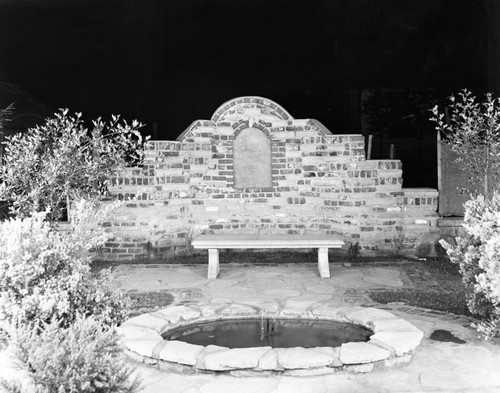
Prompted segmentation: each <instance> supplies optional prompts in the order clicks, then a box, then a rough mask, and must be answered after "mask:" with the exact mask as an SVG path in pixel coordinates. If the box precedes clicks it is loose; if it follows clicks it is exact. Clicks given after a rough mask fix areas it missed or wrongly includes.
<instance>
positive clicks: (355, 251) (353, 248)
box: [347, 242, 361, 262]
mask: <svg viewBox="0 0 500 393" xmlns="http://www.w3.org/2000/svg"><path fill="white" fill-rule="evenodd" d="M360 251H361V247H360V245H359V242H356V243H351V244H350V245H349V248H348V249H347V258H348V259H349V261H351V262H353V261H357V260H358V259H359V257H360V255H361V252H360Z"/></svg>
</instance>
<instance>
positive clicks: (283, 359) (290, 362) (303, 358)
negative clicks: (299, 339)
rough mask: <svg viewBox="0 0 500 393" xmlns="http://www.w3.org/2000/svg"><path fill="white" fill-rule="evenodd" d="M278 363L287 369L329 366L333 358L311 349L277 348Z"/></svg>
mask: <svg viewBox="0 0 500 393" xmlns="http://www.w3.org/2000/svg"><path fill="white" fill-rule="evenodd" d="M275 351H276V352H277V354H278V363H279V365H280V366H281V367H283V368H285V369H297V368H313V367H325V366H328V365H329V364H330V363H331V362H332V361H333V358H332V356H330V355H329V354H327V353H324V352H321V351H315V350H313V349H309V348H300V347H297V348H275Z"/></svg>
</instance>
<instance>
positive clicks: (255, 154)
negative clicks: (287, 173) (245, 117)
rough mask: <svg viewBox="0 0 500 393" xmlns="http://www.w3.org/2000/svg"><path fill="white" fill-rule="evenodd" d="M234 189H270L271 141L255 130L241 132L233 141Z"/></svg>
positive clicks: (248, 129) (249, 129)
mask: <svg viewBox="0 0 500 393" xmlns="http://www.w3.org/2000/svg"><path fill="white" fill-rule="evenodd" d="M233 154H234V187H235V188H263V187H272V178H271V140H270V139H269V138H268V137H267V135H266V134H265V133H264V132H262V131H261V130H259V129H257V128H247V129H245V130H243V131H241V132H240V133H239V134H238V136H237V137H236V139H235V140H234V149H233Z"/></svg>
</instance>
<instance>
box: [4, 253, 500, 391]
mask: <svg viewBox="0 0 500 393" xmlns="http://www.w3.org/2000/svg"><path fill="white" fill-rule="evenodd" d="M206 269H207V267H206V266H202V265H193V266H186V265H183V266H175V265H120V266H118V267H116V268H115V269H114V271H113V276H114V285H116V287H118V288H120V289H122V290H123V291H125V292H128V291H130V292H150V291H168V292H169V293H171V294H172V296H173V297H174V301H173V304H172V305H171V306H170V307H179V306H182V305H193V306H203V309H206V310H212V311H213V312H215V313H216V312H217V309H218V307H220V306H224V305H230V304H233V303H234V304H235V306H236V305H238V307H240V306H239V305H247V306H258V307H260V308H266V307H270V308H274V309H276V308H280V309H282V308H284V307H287V308H288V309H292V310H293V309H298V310H304V309H308V310H311V312H312V313H313V314H314V312H315V310H317V311H316V312H319V311H320V310H322V312H324V310H326V309H328V308H331V309H334V308H338V307H342V306H353V305H355V306H356V305H361V306H372V307H373V306H375V307H377V308H385V309H387V310H388V311H390V312H391V313H393V314H394V315H396V316H397V317H399V318H402V319H405V320H407V321H408V322H410V323H411V324H413V325H414V326H416V327H417V328H418V329H420V330H421V331H423V332H424V339H423V340H422V342H421V344H420V346H419V347H418V348H417V350H416V352H415V354H414V356H413V359H412V361H411V362H410V363H409V364H406V365H400V366H398V365H396V366H393V367H390V368H385V369H378V370H375V371H373V372H371V373H369V374H354V373H338V374H331V375H319V376H308V377H303V376H300V373H298V375H297V376H285V375H269V376H254V377H245V376H241V377H237V376H232V375H212V374H203V373H200V374H192V373H191V374H189V375H187V374H183V373H182V372H173V371H170V372H166V371H161V370H157V369H155V368H153V367H148V366H146V365H144V364H138V363H136V366H137V372H138V373H139V374H140V375H141V376H142V379H143V387H144V390H143V392H144V393H162V392H169V393H181V392H182V393H212V392H213V393H220V392H224V393H226V392H228V393H232V392H235V393H236V392H238V393H251V392H255V393H279V392H283V393H284V392H286V393H294V392H300V393H308V392H310V393H335V392H354V393H356V392H363V393H367V392H368V393H369V392H373V393H387V392H487V393H495V392H499V393H500V346H498V345H493V344H491V343H489V342H485V341H482V340H480V339H478V338H477V335H476V332H475V331H474V330H473V329H472V328H470V323H471V319H469V318H466V317H461V316H455V315H450V314H445V313H441V312H437V311H432V310H425V309H419V308H416V307H410V306H406V305H404V304H400V303H397V304H389V305H385V306H383V305H379V304H376V303H374V302H373V301H372V300H371V299H370V298H369V296H368V293H367V292H368V291H370V290H382V289H402V288H424V287H425V288H428V289H433V290H439V285H438V283H437V282H435V281H434V280H433V278H432V276H431V275H430V274H429V273H428V272H426V271H425V269H419V267H418V264H417V263H407V264H406V263H394V264H392V263H376V264H371V265H368V264H366V265H358V264H353V265H352V266H344V265H342V264H340V263H332V264H331V265H330V269H331V275H332V277H331V279H322V278H320V277H318V273H317V268H316V264H314V263H311V264H304V265H297V264H290V265H288V264H282V265H271V266H249V265H237V264H228V265H225V264H223V265H221V271H220V273H219V276H218V279H217V280H208V279H207V278H206ZM207 312H208V311H207ZM377 329H379V330H380V331H381V332H382V333H383V329H384V326H383V325H380V326H378V328H377ZM436 329H443V330H448V331H450V332H451V333H452V334H453V335H455V336H456V337H458V338H460V339H462V340H465V341H466V343H465V344H455V343H449V342H439V341H434V340H431V339H430V338H429V337H430V335H431V334H432V332H433V331H434V330H436ZM0 355H1V353H0ZM7 364H8V363H7V361H6V359H5V356H3V357H2V356H0V370H1V369H2V367H7V366H6V365H7Z"/></svg>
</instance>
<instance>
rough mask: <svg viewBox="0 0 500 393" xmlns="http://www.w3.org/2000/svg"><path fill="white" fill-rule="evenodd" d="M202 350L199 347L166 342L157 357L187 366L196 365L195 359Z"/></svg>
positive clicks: (201, 347)
mask: <svg viewBox="0 0 500 393" xmlns="http://www.w3.org/2000/svg"><path fill="white" fill-rule="evenodd" d="M203 349H204V347H203V346H201V345H194V344H189V343H185V342H183V341H176V340H173V341H167V344H166V345H165V346H164V347H163V349H162V350H161V351H160V354H159V356H158V358H159V359H161V360H166V361H168V362H175V363H180V364H187V365H189V366H194V365H196V358H197V356H198V355H199V354H200V352H201V351H202V350H203Z"/></svg>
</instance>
